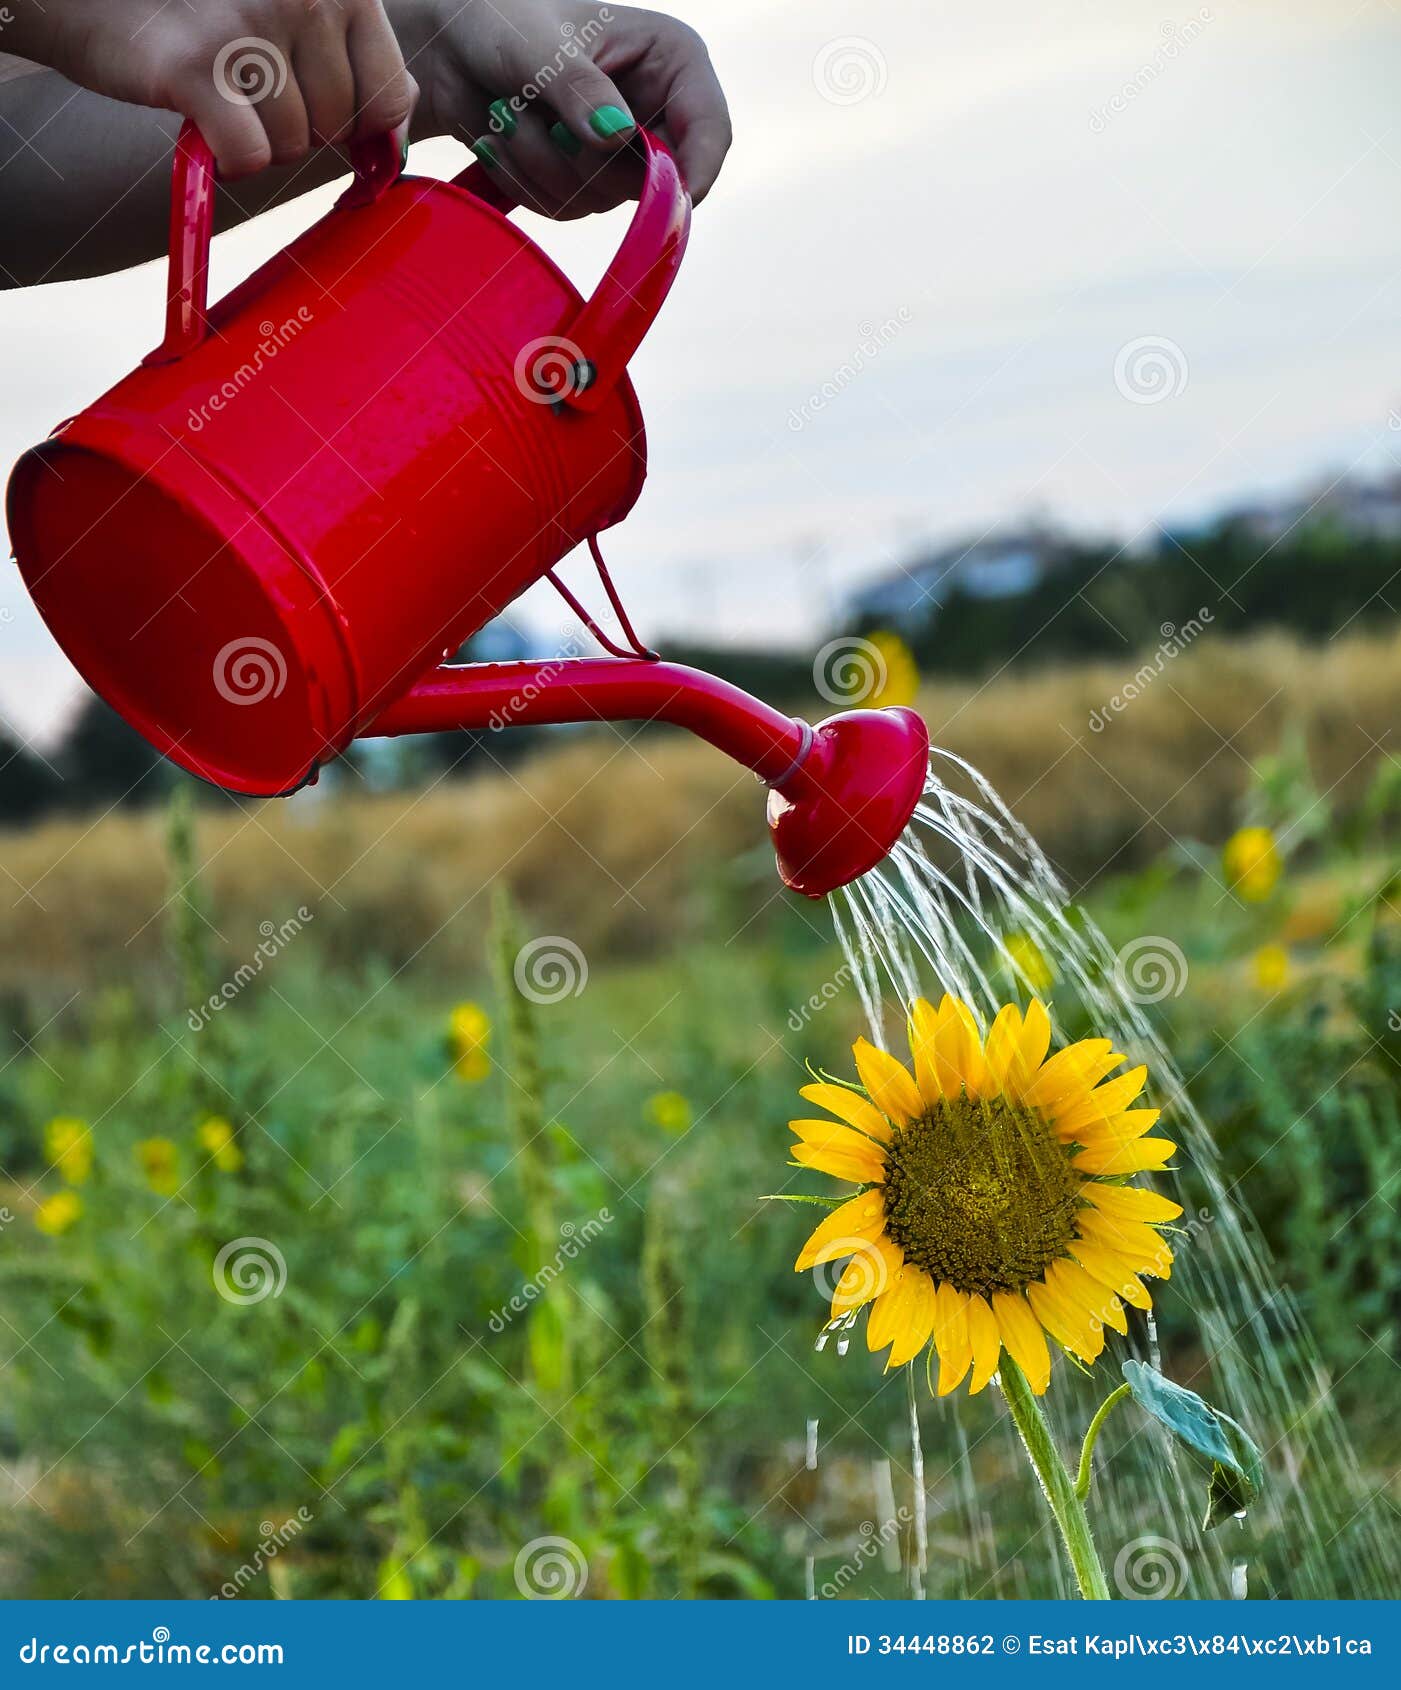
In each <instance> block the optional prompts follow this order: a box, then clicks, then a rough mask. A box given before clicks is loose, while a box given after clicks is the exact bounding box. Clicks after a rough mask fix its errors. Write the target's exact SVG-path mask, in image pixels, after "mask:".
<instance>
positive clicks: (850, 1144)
mask: <svg viewBox="0 0 1401 1690" xmlns="http://www.w3.org/2000/svg"><path fill="white" fill-rule="evenodd" d="M788 1128H789V1131H790V1132H793V1133H796V1134H797V1136H798V1139H799V1141H800V1144H799V1145H795V1146H794V1148H793V1160H794V1161H795V1162H801V1163H803V1165H804V1166H805V1167H809V1168H821V1169H822V1170H823V1171H824V1172H825V1173H836V1177H837V1178H838V1179H853V1178H854V1179H857V1180H859V1181H862V1182H865V1181H874V1182H877V1183H878V1182H879V1181H881V1180H883V1179H884V1178H885V1152H884V1151H883V1150H882V1149H881V1147H880V1146H879V1145H878V1144H872V1142H871V1141H870V1139H868V1138H867V1137H866V1136H865V1135H864V1134H863V1133H858V1132H854V1131H853V1130H852V1129H851V1128H850V1127H841V1126H838V1125H837V1123H836V1122H835V1121H790V1122H789V1123H788ZM800 1148H803V1149H805V1150H806V1154H804V1155H800V1154H799V1149H800ZM824 1159H825V1160H824ZM826 1160H831V1161H834V1162H837V1163H840V1164H842V1167H843V1169H845V1168H846V1167H849V1166H854V1167H856V1168H857V1169H859V1170H861V1171H859V1172H857V1173H856V1174H849V1173H846V1172H845V1171H841V1172H838V1170H837V1169H836V1168H828V1167H827V1166H826Z"/></svg>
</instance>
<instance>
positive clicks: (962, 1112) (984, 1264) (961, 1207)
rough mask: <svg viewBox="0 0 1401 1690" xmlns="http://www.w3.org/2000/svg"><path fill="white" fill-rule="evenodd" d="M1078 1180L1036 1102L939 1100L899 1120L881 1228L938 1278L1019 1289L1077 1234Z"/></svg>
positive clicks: (976, 1287)
mask: <svg viewBox="0 0 1401 1690" xmlns="http://www.w3.org/2000/svg"><path fill="white" fill-rule="evenodd" d="M1081 1183H1082V1181H1081V1178H1080V1176H1079V1175H1078V1174H1077V1173H1076V1171H1075V1169H1074V1168H1073V1167H1072V1166H1071V1165H1070V1156H1069V1153H1068V1152H1067V1151H1066V1150H1065V1149H1064V1148H1063V1147H1062V1146H1061V1145H1060V1144H1059V1143H1058V1142H1057V1141H1056V1139H1055V1138H1054V1137H1053V1136H1052V1134H1051V1130H1050V1128H1049V1127H1048V1126H1047V1125H1046V1122H1045V1121H1044V1120H1043V1119H1042V1118H1041V1116H1040V1115H1038V1114H1037V1113H1036V1111H1035V1110H1033V1109H1021V1108H1017V1107H1016V1106H1014V1105H1013V1104H1010V1103H1008V1102H1006V1101H1005V1100H1004V1099H1001V1098H994V1099H992V1100H991V1101H989V1102H985V1103H983V1102H979V1103H973V1102H969V1101H968V1100H967V1099H966V1098H958V1099H956V1100H946V1101H945V1102H943V1103H941V1104H940V1105H939V1107H938V1108H937V1109H935V1110H934V1111H933V1112H932V1113H931V1114H929V1115H926V1116H925V1117H924V1118H923V1119H921V1120H918V1121H912V1122H911V1123H910V1124H909V1125H908V1126H904V1127H896V1128H895V1132H894V1138H893V1141H892V1143H891V1146H890V1150H889V1152H888V1154H887V1157H886V1175H885V1212H886V1230H887V1231H888V1232H889V1234H890V1236H891V1237H892V1238H893V1239H894V1240H895V1242H896V1243H897V1244H899V1245H900V1247H901V1249H902V1250H903V1251H904V1252H905V1260H906V1261H910V1262H914V1263H916V1264H917V1265H918V1266H919V1267H922V1268H924V1269H925V1270H926V1271H927V1272H928V1274H929V1276H930V1277H931V1278H932V1279H933V1280H934V1282H935V1284H936V1285H937V1284H939V1283H941V1282H943V1281H947V1282H948V1283H949V1284H950V1285H952V1286H954V1288H955V1289H956V1290H959V1291H976V1292H977V1293H979V1295H981V1296H984V1297H986V1296H988V1295H989V1294H990V1293H991V1292H993V1291H1020V1290H1021V1289H1022V1287H1023V1286H1026V1285H1029V1284H1031V1283H1032V1281H1033V1280H1037V1279H1040V1278H1041V1276H1042V1274H1043V1273H1045V1271H1046V1269H1047V1268H1048V1267H1049V1266H1050V1264H1051V1263H1052V1262H1053V1261H1055V1260H1056V1259H1057V1258H1058V1257H1060V1256H1063V1255H1064V1254H1065V1247H1066V1245H1067V1244H1068V1243H1069V1242H1070V1240H1071V1239H1072V1238H1073V1237H1074V1236H1075V1216H1076V1214H1077V1212H1078V1211H1079V1208H1080V1186H1081Z"/></svg>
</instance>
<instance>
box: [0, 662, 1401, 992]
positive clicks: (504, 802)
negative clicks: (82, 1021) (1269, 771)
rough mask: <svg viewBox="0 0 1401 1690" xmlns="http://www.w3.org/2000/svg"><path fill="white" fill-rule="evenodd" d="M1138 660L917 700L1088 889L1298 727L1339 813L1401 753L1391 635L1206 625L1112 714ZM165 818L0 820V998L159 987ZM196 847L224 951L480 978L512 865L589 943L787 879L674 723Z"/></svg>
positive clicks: (296, 813)
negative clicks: (155, 983) (267, 946)
mask: <svg viewBox="0 0 1401 1690" xmlns="http://www.w3.org/2000/svg"><path fill="white" fill-rule="evenodd" d="M1136 668H1137V660H1133V661H1129V660H1126V661H1125V662H1124V663H1123V664H1122V665H1092V666H1079V667H1073V668H1062V669H1053V670H1046V671H1043V672H1040V673H1035V674H1028V675H1024V676H1020V675H1003V676H1000V677H998V678H996V679H994V680H991V681H988V682H985V683H981V684H966V683H961V684H958V685H947V686H944V685H933V686H930V687H928V688H927V689H926V691H925V692H924V694H923V695H922V697H921V700H920V704H921V708H922V709H923V710H924V712H925V715H926V717H927V719H928V721H929V724H930V728H931V731H932V733H933V736H934V738H935V740H936V742H938V743H939V744H941V745H944V746H946V747H947V748H948V749H950V750H952V751H955V752H958V753H959V754H960V755H962V756H965V757H967V758H968V759H969V760H971V761H972V762H974V763H976V764H977V765H978V766H979V767H980V768H981V769H982V770H983V771H984V772H985V773H986V774H987V776H988V777H989V778H990V779H991V780H992V782H993V783H994V785H995V786H996V787H997V788H998V789H999V790H1000V791H1001V792H1002V793H1003V795H1004V796H1005V797H1006V798H1007V800H1008V801H1009V803H1010V804H1011V805H1012V807H1013V808H1014V809H1015V810H1016V812H1017V813H1018V815H1019V816H1020V817H1021V818H1022V820H1023V821H1024V822H1025V823H1026V824H1027V826H1028V827H1029V828H1030V829H1031V830H1032V832H1033V833H1034V834H1035V835H1036V836H1037V837H1038V838H1039V839H1040V840H1041V842H1042V844H1043V845H1044V847H1045V848H1046V850H1047V851H1048V852H1049V853H1050V855H1051V856H1052V857H1053V858H1054V859H1055V860H1056V861H1057V863H1058V864H1059V865H1060V866H1061V868H1062V870H1063V871H1064V872H1065V873H1066V874H1067V876H1068V877H1069V878H1070V879H1071V880H1072V882H1075V883H1079V882H1081V881H1083V880H1086V879H1089V878H1092V877H1094V876H1096V875H1100V874H1103V873H1105V872H1113V871H1115V870H1118V869H1121V868H1124V869H1126V868H1129V867H1131V866H1133V865H1134V864H1136V863H1139V862H1142V861H1145V860H1147V859H1148V858H1149V857H1150V856H1152V855H1154V854H1155V853H1157V852H1159V851H1160V850H1161V849H1162V848H1163V846H1164V844H1165V842H1167V841H1168V840H1170V839H1174V838H1175V839H1188V838H1200V839H1206V840H1219V839H1220V838H1221V837H1222V836H1223V835H1224V833H1225V832H1226V831H1227V830H1228V829H1229V828H1230V827H1231V825H1232V824H1233V822H1234V820H1235V819H1236V805H1237V802H1238V799H1239V797H1240V794H1241V792H1242V790H1243V788H1244V785H1245V782H1246V777H1247V772H1248V765H1249V763H1250V761H1251V760H1252V759H1253V758H1255V757H1258V756H1260V755H1261V754H1262V753H1266V752H1269V751H1272V750H1274V749H1275V748H1276V747H1277V746H1278V745H1279V742H1280V739H1281V736H1282V735H1283V734H1284V732H1285V731H1286V730H1287V729H1290V728H1297V729H1298V730H1300V731H1302V732H1303V733H1304V734H1305V735H1306V736H1307V742H1308V746H1309V750H1310V757H1311V761H1312V765H1313V771H1314V776H1315V779H1316V780H1317V782H1318V784H1319V786H1320V788H1321V789H1323V790H1325V791H1326V792H1327V794H1328V796H1329V799H1330V801H1331V802H1332V803H1334V804H1335V805H1338V806H1340V807H1343V808H1345V807H1346V805H1347V804H1348V802H1349V801H1350V800H1351V799H1354V798H1355V797H1356V796H1357V795H1358V794H1360V792H1361V791H1362V790H1363V788H1364V786H1365V783H1366V781H1367V779H1368V776H1369V774H1370V772H1371V770H1372V769H1373V768H1374V767H1375V764H1376V760H1377V759H1378V757H1379V756H1381V755H1383V754H1385V753H1386V752H1388V751H1389V752H1391V753H1393V754H1395V753H1396V752H1397V751H1398V750H1401V745H1398V741H1397V733H1396V730H1397V725H1398V723H1401V634H1398V633H1392V634H1389V635H1357V636H1355V637H1350V638H1348V637H1344V638H1340V639H1338V640H1336V641H1334V642H1333V643H1332V644H1330V645H1329V646H1328V647H1326V648H1323V649H1316V648H1309V647H1302V646H1300V645H1298V644H1295V643H1292V642H1290V641H1288V640H1285V639H1282V638H1269V637H1266V638H1258V639H1252V640H1250V641H1246V642H1239V643H1227V642H1221V641H1213V640H1210V639H1203V640H1201V641H1200V642H1199V643H1198V644H1197V645H1195V646H1194V647H1192V648H1191V649H1190V650H1188V651H1186V652H1185V653H1183V654H1182V655H1181V656H1179V657H1176V658H1174V659H1172V660H1170V661H1169V662H1168V663H1167V664H1166V665H1165V666H1164V667H1163V668H1162V670H1161V672H1160V673H1156V674H1154V675H1152V676H1151V677H1150V678H1148V679H1146V680H1145V681H1143V682H1142V684H1141V685H1140V688H1139V690H1138V696H1137V697H1134V698H1133V699H1132V700H1131V701H1130V702H1128V703H1127V704H1126V706H1125V707H1124V708H1123V709H1122V710H1120V711H1115V710H1114V709H1113V708H1112V707H1111V706H1110V702H1109V701H1110V700H1111V699H1112V698H1113V697H1114V696H1115V695H1122V694H1123V693H1124V690H1125V686H1126V683H1128V682H1129V681H1130V679H1131V677H1132V676H1133V674H1134V671H1135V669H1136ZM1095 712H1098V713H1099V719H1100V720H1101V721H1103V722H1105V723H1106V725H1104V726H1102V727H1101V728H1100V729H1099V730H1098V731H1095V730H1093V729H1092V728H1091V726H1090V722H1091V718H1092V715H1093V714H1094V713H1095ZM163 827H164V822H163V818H162V816H161V815H160V813H159V812H146V813H130V812H112V813H110V814H107V815H105V816H101V817H98V816H92V817H87V818H83V819H73V820H68V819H65V820H61V821H51V822H48V823H46V824H44V825H42V826H40V827H37V828H34V829H31V830H29V831H26V832H16V833H9V834H5V835H0V888H3V892H0V990H3V991H8V992H11V993H18V994H21V995H23V996H24V997H25V998H29V999H31V1000H35V1001H36V1002H37V1003H39V1004H43V1003H46V1002H48V1003H53V1004H54V1005H55V1007H56V1006H57V1004H58V1003H59V1002H62V1000H63V999H64V998H65V997H66V996H67V995H68V994H69V993H71V992H75V991H80V990H81V991H86V990H88V989H90V988H91V987H92V986H93V985H95V984H97V983H99V982H102V981H115V982H128V983H133V984H136V985H138V986H140V985H141V984H142V983H143V982H145V981H147V980H154V979H155V978H156V977H157V976H158V975H159V973H160V972H161V970H162V969H163V967H164V961H165V955H166V953H165V943H166V938H165V932H164V928H165V924H164V923H163V922H162V921H161V919H160V915H161V911H162V906H163V902H164V900H165V898H166V896H167V894H168V887H167V877H166V867H165V862H166V858H165V852H164V849H163V837H162V836H163ZM199 847H200V851H201V854H202V856H203V857H204V859H205V862H206V865H207V867H206V884H207V887H208V891H209V901H210V912H211V914H210V919H211V922H212V923H213V926H214V929H215V933H216V935H217V937H216V939H215V946H216V949H217V950H218V951H219V952H220V953H222V954H224V955H226V956H227V957H228V958H230V959H231V960H232V961H233V962H234V963H237V962H238V961H239V960H241V959H244V958H247V957H249V956H251V955H252V954H253V952H254V949H255V947H256V946H257V944H258V942H259V924H260V923H264V922H271V923H273V924H280V923H282V922H285V921H286V920H288V918H289V917H292V916H294V915H295V914H296V912H297V910H298V909H299V908H300V907H303V906H305V907H306V908H307V909H308V910H310V911H311V912H312V914H313V917H314V927H315V931H316V933H317V935H318V940H319V947H318V948H319V950H320V951H321V953H322V954H323V955H325V956H326V957H327V958H328V960H330V961H333V962H338V963H346V964H352V963H363V962H365V961H366V960H367V959H370V960H371V961H373V962H376V963H379V962H382V963H384V964H387V965H388V966H390V967H398V966H401V965H404V964H407V963H408V962H409V961H410V960H413V961H414V964H415V966H416V967H433V968H438V969H441V970H443V971H445V972H448V971H453V972H457V971H463V970H472V969H475V968H476V967H477V966H478V965H479V961H480V956H481V948H480V933H481V929H482V927H483V925H484V923H485V921H486V909H487V896H486V893H487V889H488V888H489V887H490V886H491V884H492V883H493V882H494V881H495V880H497V879H498V878H499V877H504V878H505V879H506V880H507V881H509V882H510V884H511V885H512V886H513V888H514V889H515V892H516V894H517V897H518V898H519V900H520V902H521V904H522V905H523V907H524V909H525V910H526V911H527V912H528V916H529V919H530V921H531V922H532V923H533V925H534V927H535V931H536V932H538V933H559V934H564V935H566V936H568V937H570V938H572V939H573V940H575V942H577V943H578V944H580V945H582V946H583V947H584V948H585V950H586V951H587V952H588V954H589V955H590V956H593V955H595V954H598V955H602V954H604V953H605V952H611V953H614V954H619V953H632V954H640V953H645V952H648V951H653V950H656V949H657V948H659V947H664V946H665V945H666V944H668V943H671V942H672V941H674V940H676V939H678V938H684V937H685V936H686V935H687V934H693V933H696V932H699V931H709V932H710V933H712V934H714V933H716V932H719V931H721V925H718V924H728V925H726V926H723V931H725V932H731V931H734V930H736V929H737V928H739V927H740V926H742V925H744V924H745V923H746V922H748V921H749V920H750V919H751V918H755V919H760V920H761V919H762V911H763V909H764V907H765V906H766V905H768V904H769V903H771V902H772V901H773V899H774V898H775V897H776V895H777V881H776V878H775V877H774V876H773V873H772V868H771V864H770V863H769V862H768V860H767V852H766V845H765V834H764V826H763V804H762V794H761V792H760V791H759V790H758V788H757V787H756V784H755V782H754V780H753V778H752V777H751V776H750V775H748V774H747V773H745V772H744V771H742V770H737V769H736V768H734V767H733V766H732V765H730V764H728V763H727V762H726V761H725V760H724V759H723V758H722V757H720V756H719V755H718V754H717V753H715V752H712V751H711V750H710V749H709V748H708V747H706V746H704V745H701V744H698V743H693V742H690V741H688V740H686V739H684V738H681V737H679V736H675V735H670V734H666V735H664V734H660V733H651V734H647V735H645V736H643V737H641V738H638V739H632V740H629V739H626V738H624V737H622V736H620V735H618V734H615V733H613V732H611V731H607V730H600V731H598V732H597V733H590V734H580V735H577V736H572V737H570V738H569V739H567V740H565V741H563V742H562V743H561V744H559V745H558V746H557V747H555V748H552V749H550V750H547V751H544V752H542V753H540V754H539V755H538V756H536V757H534V758H532V759H531V760H530V761H528V762H526V763H524V764H522V765H520V766H518V767H516V768H514V769H513V770H511V771H510V772H506V771H498V772H492V773H489V774H484V775H481V776H478V777H476V778H474V779H471V780H442V781H439V782H438V783H437V784H436V785H434V786H432V787H431V788H429V789H428V790H426V791H418V792H405V793H394V794H382V795H369V794H355V793H341V794H335V795H328V796H326V797H324V798H323V797H319V796H316V795H303V796H301V797H299V798H298V799H296V800H294V801H290V802H289V801H286V800H272V801H269V802H267V803H261V804H254V805H250V806H248V807H246V808H235V807H233V806H224V805H221V804H218V803H212V804H210V805H209V806H208V807H207V809H205V810H204V811H203V812H202V815H201V821H200V830H199Z"/></svg>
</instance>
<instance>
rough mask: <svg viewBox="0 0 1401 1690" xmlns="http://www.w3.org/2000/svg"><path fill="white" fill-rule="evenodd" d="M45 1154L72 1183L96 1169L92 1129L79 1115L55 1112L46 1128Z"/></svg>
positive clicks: (78, 1182)
mask: <svg viewBox="0 0 1401 1690" xmlns="http://www.w3.org/2000/svg"><path fill="white" fill-rule="evenodd" d="M44 1154H45V1156H47V1157H48V1159H49V1161H50V1162H51V1163H52V1164H53V1165H54V1167H55V1168H57V1169H58V1171H59V1173H60V1174H61V1175H62V1176H63V1178H64V1179H66V1180H67V1181H68V1183H69V1185H81V1184H82V1183H83V1181H84V1180H85V1179H86V1178H87V1177H88V1175H89V1174H90V1173H91V1172H92V1129H91V1128H90V1127H89V1126H88V1124H87V1122H86V1121H80V1120H79V1119H78V1117H77V1116H76V1115H55V1116H54V1118H53V1120H52V1121H50V1122H49V1124H48V1125H47V1126H46V1127H45V1128H44Z"/></svg>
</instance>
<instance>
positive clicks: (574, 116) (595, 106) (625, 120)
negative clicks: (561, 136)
mask: <svg viewBox="0 0 1401 1690" xmlns="http://www.w3.org/2000/svg"><path fill="white" fill-rule="evenodd" d="M545 97H546V99H547V100H548V101H549V103H550V104H551V105H552V106H553V107H554V109H555V110H556V111H557V112H558V113H559V117H560V121H561V122H562V123H563V124H564V125H565V127H566V128H567V129H568V130H569V132H570V134H572V135H573V136H574V137H575V139H576V140H578V141H581V142H582V143H583V145H584V147H585V148H586V149H587V150H588V151H589V152H591V153H594V154H595V155H597V154H599V153H604V154H608V153H615V152H617V151H618V150H619V148H621V147H625V146H626V145H627V141H628V137H629V136H630V135H631V134H632V132H633V130H634V129H636V127H637V123H636V120H635V119H634V117H633V115H632V112H631V110H630V109H629V107H628V103H627V101H626V100H625V99H624V98H623V95H622V92H621V90H620V89H619V88H618V86H617V84H616V83H615V82H614V81H613V80H612V78H611V77H608V76H605V75H604V73H603V72H602V71H601V70H600V69H599V68H598V66H597V65H596V64H594V63H593V61H592V60H591V59H584V58H578V59H571V60H569V61H568V62H567V64H566V66H565V69H564V72H563V74H562V75H561V76H558V77H556V78H555V80H554V81H553V82H551V83H550V85H549V88H548V89H547V90H546V93H545Z"/></svg>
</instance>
